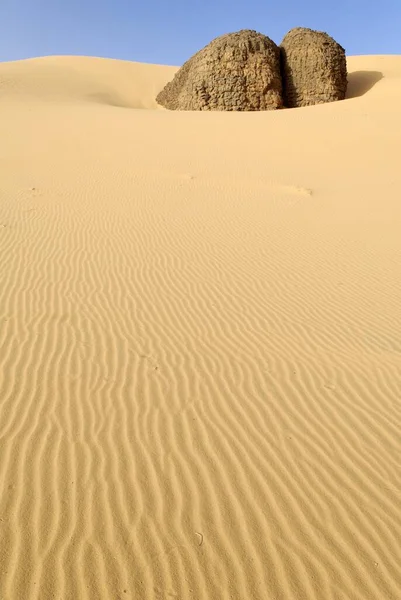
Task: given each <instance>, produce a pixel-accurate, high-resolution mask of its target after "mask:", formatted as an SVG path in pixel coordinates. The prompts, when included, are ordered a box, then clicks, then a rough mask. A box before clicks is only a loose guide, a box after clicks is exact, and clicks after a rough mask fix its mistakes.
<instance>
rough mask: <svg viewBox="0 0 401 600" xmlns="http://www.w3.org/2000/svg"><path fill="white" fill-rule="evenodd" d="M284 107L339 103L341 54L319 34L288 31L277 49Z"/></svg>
mask: <svg viewBox="0 0 401 600" xmlns="http://www.w3.org/2000/svg"><path fill="white" fill-rule="evenodd" d="M280 50H281V72H282V77H283V94H284V104H285V106H286V107H288V108H294V107H298V106H310V105H312V104H324V103H326V102H334V101H335V100H343V99H344V98H345V93H346V91H347V62H346V57H345V50H344V48H342V47H341V46H340V44H338V43H337V42H336V41H335V40H334V39H333V38H332V37H330V36H329V35H328V34H327V33H324V32H323V31H314V30H312V29H307V28H304V27H296V28H295V29H291V31H289V32H288V33H287V35H286V36H285V37H284V39H283V41H282V42H281V45H280Z"/></svg>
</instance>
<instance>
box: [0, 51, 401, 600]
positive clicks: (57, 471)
mask: <svg viewBox="0 0 401 600" xmlns="http://www.w3.org/2000/svg"><path fill="white" fill-rule="evenodd" d="M349 71H350V73H351V75H350V85H349V96H350V97H349V99H347V100H345V101H343V102H339V103H335V104H330V105H323V106H313V107H309V108H303V109H295V110H285V111H278V112H268V113H177V112H169V111H165V110H163V109H160V108H158V107H157V105H156V103H155V100H154V98H155V95H156V93H157V92H158V91H159V90H160V89H162V87H163V86H164V85H165V83H166V82H167V81H168V80H169V79H171V78H172V76H173V74H174V72H175V69H174V68H171V67H158V66H153V65H141V64H134V63H133V64H130V63H124V62H119V61H111V60H103V59H92V58H77V57H75V58H71V57H52V58H45V59H35V60H28V61H22V62H16V63H8V64H6V63H3V64H0V598H1V600H31V599H32V600H50V599H53V598H54V599H57V600H103V599H104V600H106V599H107V600H108V599H113V600H117V599H120V600H121V599H124V600H125V598H128V599H135V600H137V599H138V600H148V599H149V600H150V599H154V600H168V599H170V598H176V599H180V600H187V599H193V600H206V599H207V600H229V599H231V600H351V599H352V600H399V599H400V598H401V543H400V542H401V434H400V432H401V235H400V231H401V162H400V160H401V158H400V157H401V109H400V107H401V57H399V56H398V57H397V56H395V57H392V56H368V57H353V58H350V59H349ZM140 109H142V110H140Z"/></svg>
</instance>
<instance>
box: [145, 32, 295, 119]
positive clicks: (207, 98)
mask: <svg viewBox="0 0 401 600" xmlns="http://www.w3.org/2000/svg"><path fill="white" fill-rule="evenodd" d="M156 100H157V102H158V103H159V104H161V105H162V106H164V107H165V108H168V109H170V110H227V111H233V110H236V111H245V110H274V109H277V108H282V105H283V99H282V82H281V73H280V49H279V48H278V46H276V44H275V43H274V42H273V41H272V40H270V39H269V38H268V37H266V36H265V35H262V34H261V33H257V32H256V31H251V30H246V29H244V30H242V31H238V32H236V33H228V34H226V35H223V36H221V37H218V38H216V39H215V40H213V41H212V42H210V44H208V45H207V46H205V48H203V49H202V50H200V51H199V52H197V53H196V54H195V55H194V56H192V58H190V59H189V60H188V61H187V62H186V63H185V64H184V65H183V66H182V67H181V68H180V69H179V70H178V71H177V73H176V75H175V77H174V79H173V80H172V81H171V82H169V83H168V84H167V85H166V86H165V88H164V89H163V90H162V91H161V92H160V93H159V94H158V96H157V98H156Z"/></svg>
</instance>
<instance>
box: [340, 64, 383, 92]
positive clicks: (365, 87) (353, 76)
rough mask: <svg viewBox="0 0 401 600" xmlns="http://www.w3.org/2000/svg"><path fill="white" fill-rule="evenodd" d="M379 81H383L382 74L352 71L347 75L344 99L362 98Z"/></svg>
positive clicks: (378, 72)
mask: <svg viewBox="0 0 401 600" xmlns="http://www.w3.org/2000/svg"><path fill="white" fill-rule="evenodd" d="M381 79H383V73H381V72H380V71H354V73H349V74H348V87H347V95H346V99H348V98H358V96H363V95H364V94H366V93H367V92H369V90H371V89H372V87H373V86H375V85H376V83H377V82H378V81H380V80H381Z"/></svg>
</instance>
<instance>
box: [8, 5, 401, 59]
mask: <svg viewBox="0 0 401 600" xmlns="http://www.w3.org/2000/svg"><path fill="white" fill-rule="evenodd" d="M0 24H1V33H0V61H8V60H17V59H20V58H29V57H36V56H46V55H51V54H76V55H88V56H104V57H109V58H120V59H126V60H134V61H140V62H149V63H159V64H167V65H181V64H182V63H183V62H184V61H185V60H187V59H188V58H189V57H190V56H191V55H192V54H194V52H196V51H197V50H200V49H201V48H202V47H203V46H205V45H206V44H207V43H209V42H210V41H211V40H212V39H213V38H215V37H217V36H219V35H222V34H223V33H228V32H231V31H237V30H239V29H256V30H257V31H260V32H261V33H264V34H266V35H268V36H269V37H270V38H272V39H273V40H274V41H275V42H276V43H280V41H281V39H282V37H283V36H284V35H285V33H287V31H288V30H289V29H291V28H292V27H297V26H301V27H310V28H312V29H319V30H323V31H327V32H328V33H329V34H330V35H332V36H333V37H334V38H335V39H336V40H337V41H338V42H339V43H340V44H341V45H342V46H344V48H345V49H346V52H347V54H349V55H353V54H401V0H380V1H374V0H373V1H372V0H336V1H334V0H287V1H286V2H280V1H276V2H269V1H268V0H246V1H244V0H242V1H241V0H150V1H146V0H142V1H140V0H0Z"/></svg>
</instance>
